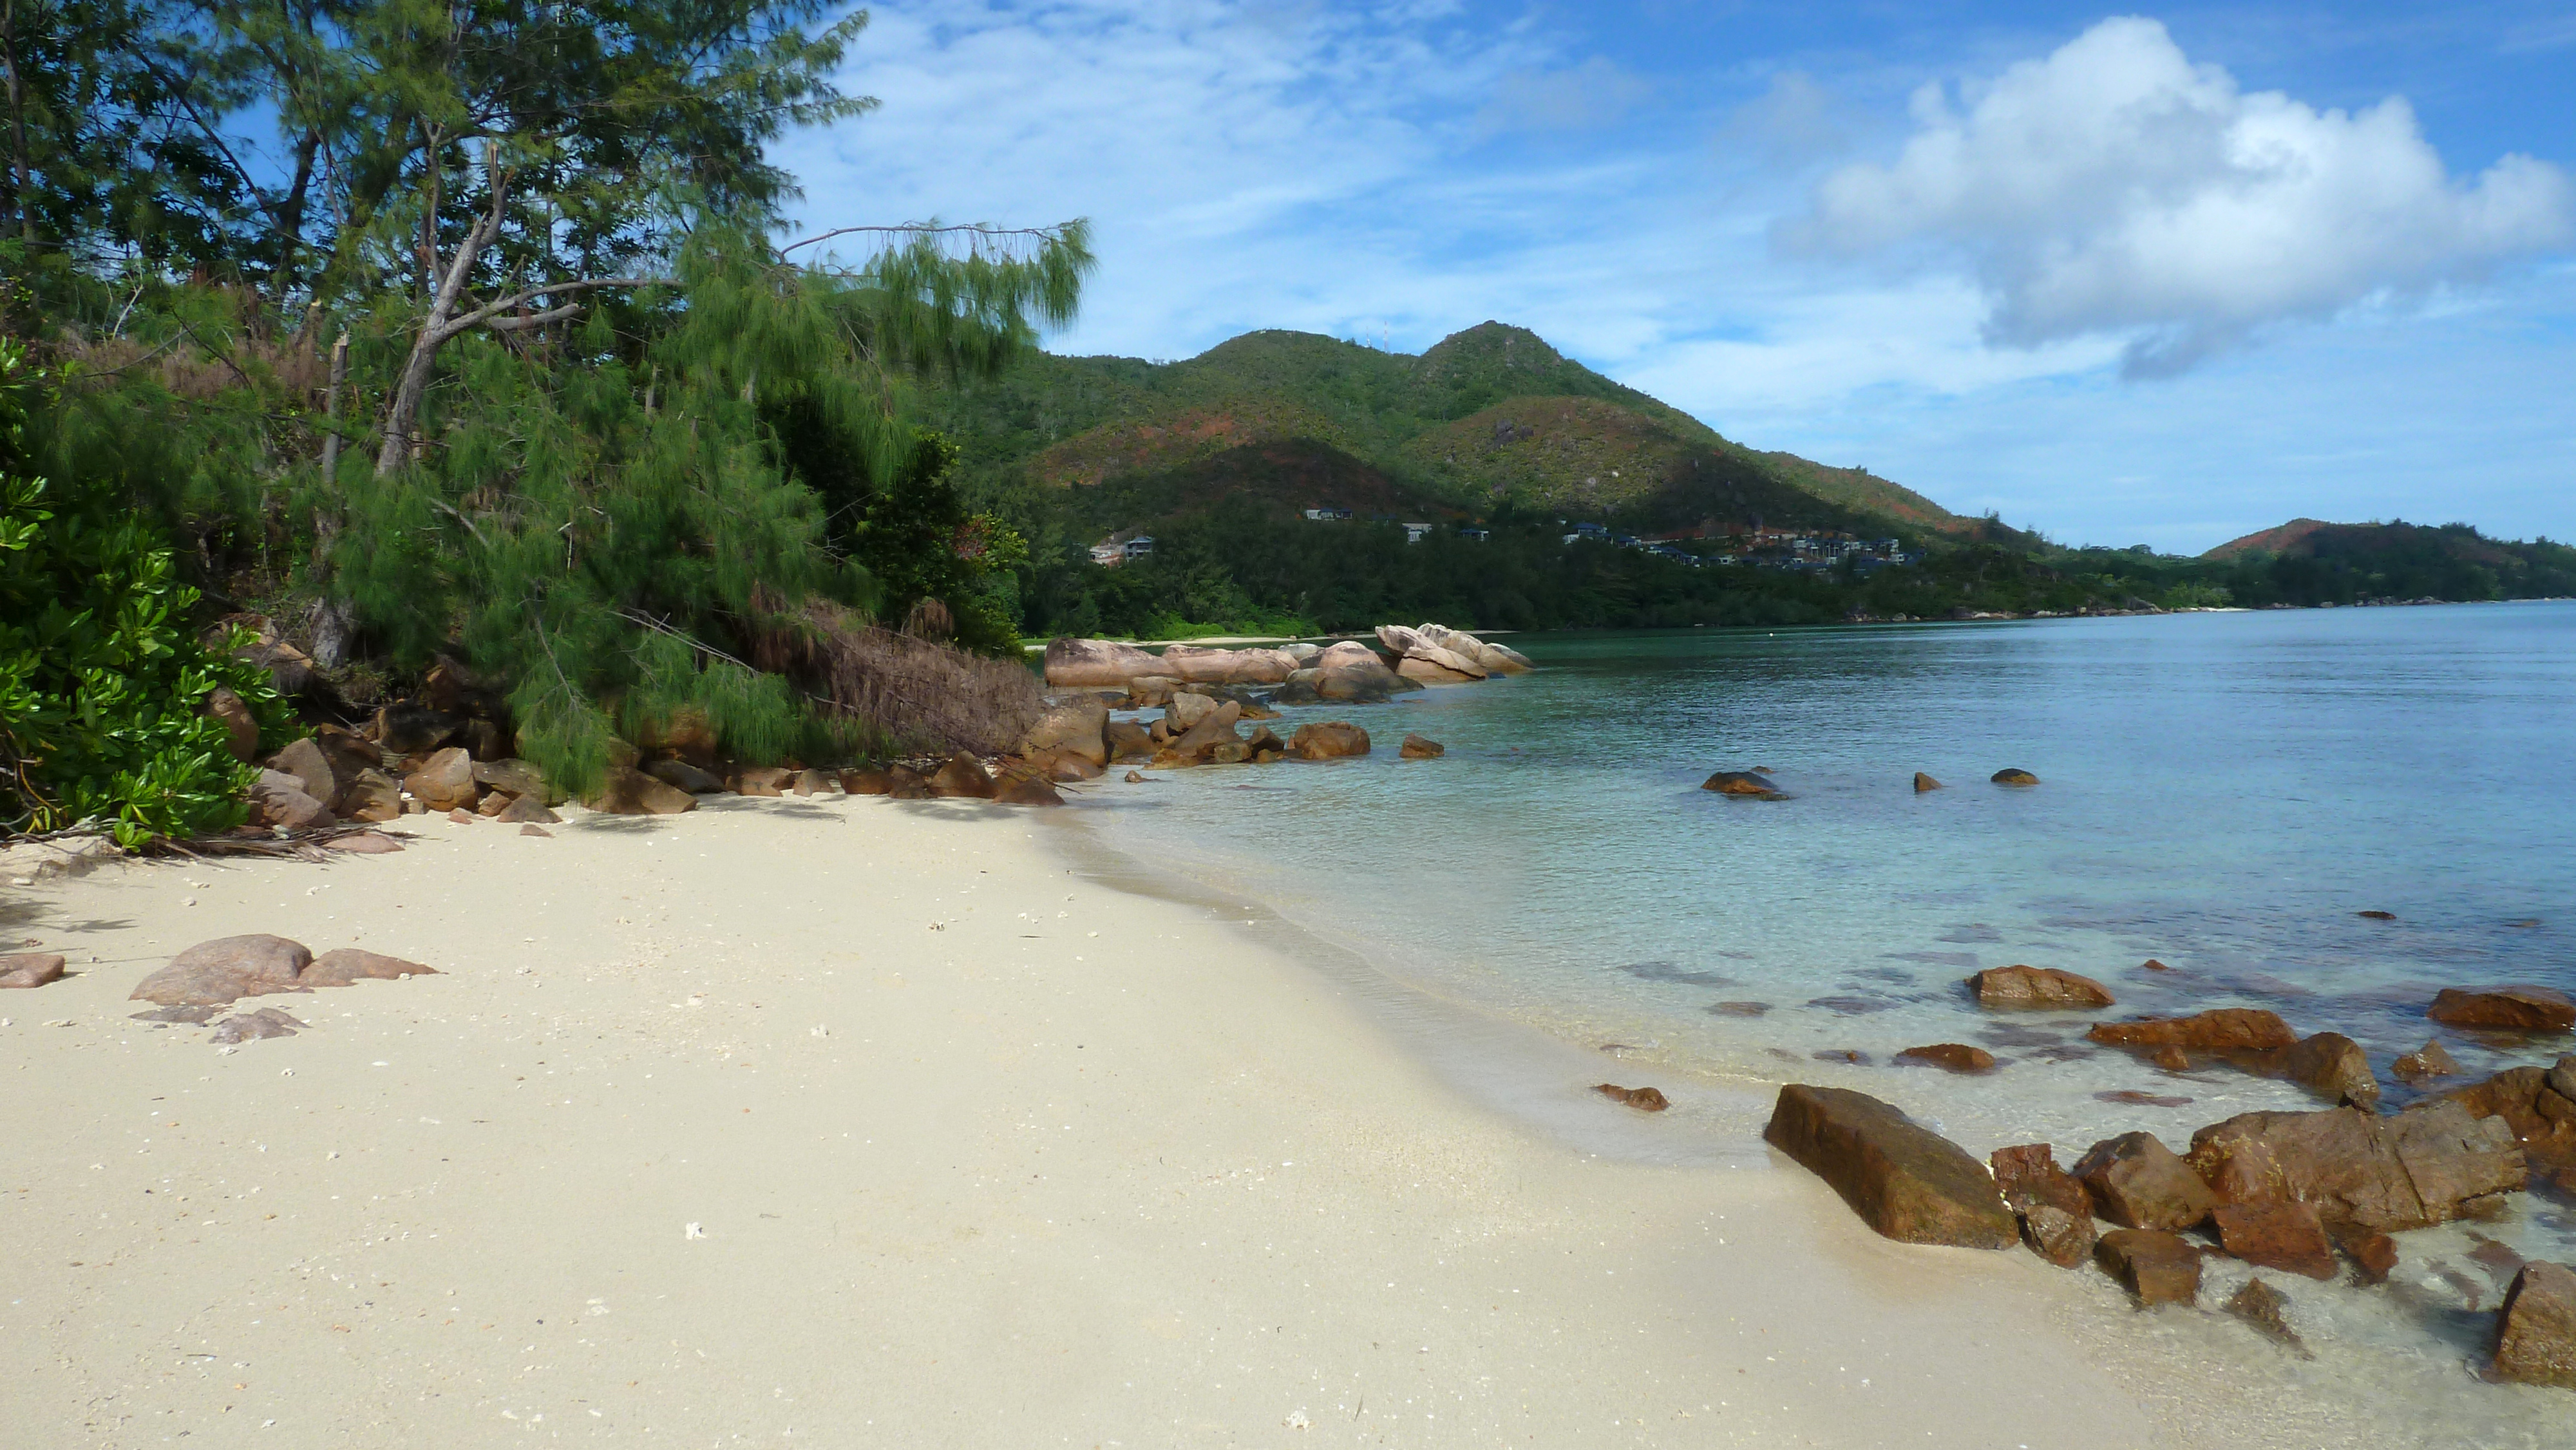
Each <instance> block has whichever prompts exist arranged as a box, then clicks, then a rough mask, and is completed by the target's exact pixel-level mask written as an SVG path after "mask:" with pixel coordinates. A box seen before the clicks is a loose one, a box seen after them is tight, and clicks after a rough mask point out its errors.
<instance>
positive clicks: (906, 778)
mask: <svg viewBox="0 0 2576 1450" xmlns="http://www.w3.org/2000/svg"><path fill="white" fill-rule="evenodd" d="M885 793H886V794H887V795H889V796H892V797H893V798H894V799H896V800H899V801H926V800H928V799H930V798H931V795H932V791H931V789H930V782H929V781H928V780H927V779H925V778H924V777H923V776H922V774H921V772H919V771H917V770H914V769H913V768H912V767H910V766H908V765H889V766H887V767H886V792H885Z"/></svg>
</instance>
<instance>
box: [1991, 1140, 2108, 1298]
mask: <svg viewBox="0 0 2576 1450" xmlns="http://www.w3.org/2000/svg"><path fill="white" fill-rule="evenodd" d="M1986 1164H1987V1166H1988V1168H1990V1169H1991V1170H1992V1171H1993V1173H1994V1176H1995V1186H1996V1188H1997V1189H1999V1190H2000V1191H2001V1192H2002V1194H2003V1200H2004V1206H2005V1207H2006V1208H2009V1209H2011V1210H2012V1211H2013V1212H2014V1213H2015V1214H2016V1215H2018V1216H2019V1217H2020V1219H2021V1237H2022V1242H2023V1243H2026V1244H2028V1245H2030V1249H2031V1252H2032V1253H2035V1254H2037V1255H2039V1256H2040V1257H2041V1258H2043V1259H2046V1260H2048V1261H2049V1262H2050V1263H2052V1264H2055V1265H2056V1266H2057V1267H2059V1268H2061V1269H2071V1268H2074V1267H2075V1266H2076V1265H2078V1264H2081V1263H2083V1262H2084V1260H2085V1259H2086V1257H2088V1256H2089V1255H2091V1253H2092V1252H2093V1198H2092V1195H2091V1194H2089V1193H2087V1192H2086V1191H2085V1188H2084V1185H2083V1184H2082V1183H2080V1182H2077V1181H2076V1179H2075V1176H2074V1175H2073V1174H2071V1173H2068V1172H2067V1171H2066V1170H2065V1169H2063V1168H2060V1167H2058V1166H2057V1157H2056V1154H2055V1153H2054V1152H2053V1151H2051V1149H2050V1148H2049V1145H2048V1144H2046V1143H2027V1144H2023V1145H2022V1146H2020V1147H2016V1148H1998V1149H1996V1150H1995V1151H1994V1153H1993V1155H1992V1156H1990V1157H1988V1158H1987V1160H1986Z"/></svg>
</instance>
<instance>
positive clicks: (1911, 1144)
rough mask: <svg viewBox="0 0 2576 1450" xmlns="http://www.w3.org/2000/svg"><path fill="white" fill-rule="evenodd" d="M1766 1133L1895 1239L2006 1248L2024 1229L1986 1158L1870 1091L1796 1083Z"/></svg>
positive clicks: (1784, 1091)
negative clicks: (1988, 1169)
mask: <svg viewBox="0 0 2576 1450" xmlns="http://www.w3.org/2000/svg"><path fill="white" fill-rule="evenodd" d="M1762 1136H1763V1138H1764V1139H1765V1140H1766V1141H1768V1142H1769V1143H1770V1144H1771V1145H1772V1146H1774V1147H1776V1148H1778V1149H1779V1150H1780V1151H1782V1152H1784V1153H1786V1154H1788V1155H1789V1156H1790V1157H1791V1158H1794V1159H1796V1160H1797V1161H1798V1162H1799V1163H1801V1164H1804V1165H1805V1166H1806V1167H1807V1168H1808V1169H1809V1170H1810V1171H1812V1172H1814V1173H1815V1174H1816V1176H1818V1177H1820V1178H1822V1179H1824V1180H1825V1182H1827V1183H1829V1184H1831V1185H1833V1188H1834V1191H1835V1192H1837V1193H1840V1194H1841V1195H1842V1197H1843V1201H1844V1202H1845V1203H1848V1204H1850V1205H1851V1207H1852V1211H1853V1212H1855V1213H1858V1214H1859V1215H1860V1216H1861V1218H1862V1219H1863V1220H1864V1221H1865V1222H1867V1223H1868V1224H1869V1226H1870V1227H1871V1228H1874V1229H1876V1230H1877V1231H1878V1232H1880V1233H1881V1234H1884V1235H1886V1236H1887V1237H1889V1238H1892V1239H1897V1240H1899V1241H1901V1242H1905V1243H1917V1244H1956V1245H1959V1246H1961V1247H1965V1248H1980V1249H2005V1248H2010V1247H2012V1245H2013V1243H2014V1241H2015V1239H2016V1238H2017V1236H2018V1233H2017V1230H2018V1226H2017V1224H2016V1223H2015V1221H2014V1218H2013V1214H2012V1212H2011V1210H2009V1209H2007V1208H2005V1207H2004V1202H2003V1198H2002V1196H2001V1195H2000V1194H1999V1193H1997V1192H1996V1190H1995V1181H1994V1179H1993V1178H1991V1177H1989V1176H1988V1175H1987V1173H1986V1170H1985V1168H1984V1167H1983V1166H1981V1165H1980V1164H1979V1163H1978V1162H1977V1160H1976V1159H1974V1158H1971V1157H1969V1156H1968V1155H1967V1154H1966V1153H1965V1152H1962V1151H1961V1150H1960V1148H1959V1146H1958V1145H1957V1144H1955V1143H1952V1142H1950V1141H1949V1140H1948V1139H1946V1138H1943V1137H1941V1136H1940V1135H1939V1134H1937V1133H1934V1132H1933V1131H1931V1130H1930V1129H1928V1128H1925V1127H1923V1126H1921V1125H1919V1124H1917V1123H1916V1122H1914V1121H1913V1120H1912V1119H1910V1118H1908V1117H1906V1116H1905V1114H1903V1113H1901V1112H1899V1111H1897V1110H1896V1109H1895V1108H1893V1107H1891V1106H1889V1105H1888V1104H1886V1103H1883V1102H1880V1101H1879V1100H1878V1099H1876V1098H1873V1097H1870V1096H1869V1095H1867V1094H1865V1093H1856V1092H1852V1091H1849V1090H1848V1089H1844V1088H1831V1087H1811V1086H1809V1085H1807V1084H1804V1083H1790V1084H1788V1085H1787V1086H1785V1087H1783V1088H1781V1089H1780V1097H1779V1100H1778V1102H1777V1103H1776V1104H1775V1105H1774V1106H1773V1108H1772V1110H1771V1122H1770V1125H1769V1126H1768V1127H1766V1128H1764V1129H1763V1131H1762Z"/></svg>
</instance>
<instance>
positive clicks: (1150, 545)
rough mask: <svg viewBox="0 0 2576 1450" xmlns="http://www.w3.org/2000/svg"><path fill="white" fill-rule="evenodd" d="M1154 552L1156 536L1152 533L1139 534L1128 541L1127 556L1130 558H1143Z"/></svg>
mask: <svg viewBox="0 0 2576 1450" xmlns="http://www.w3.org/2000/svg"><path fill="white" fill-rule="evenodd" d="M1153 552H1154V536H1153V535H1152V534H1138V535H1137V536H1136V537H1134V538H1132V539H1129V540H1128V541H1127V557H1128V558H1130V559H1142V558H1144V557H1145V556H1147V555H1149V554H1151V553H1153Z"/></svg>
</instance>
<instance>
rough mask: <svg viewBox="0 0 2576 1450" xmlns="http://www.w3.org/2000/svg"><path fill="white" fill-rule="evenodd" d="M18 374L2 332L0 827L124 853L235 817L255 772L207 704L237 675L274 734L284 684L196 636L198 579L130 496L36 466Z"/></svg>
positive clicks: (229, 823) (14, 352) (18, 360)
mask: <svg viewBox="0 0 2576 1450" xmlns="http://www.w3.org/2000/svg"><path fill="white" fill-rule="evenodd" d="M24 371H25V361H24V354H23V352H22V351H21V350H20V349H19V348H18V347H17V345H15V344H14V343H5V342H0V772H5V776H0V812H5V816H0V823H5V824H6V826H7V827H8V828H9V829H12V830H28V831H49V830H59V829H62V828H65V827H70V826H78V825H84V824H94V825H96V826H99V827H102V828H104V829H106V830H108V831H109V832H110V833H111V834H113V835H114V837H115V839H116V842H117V844H119V845H121V846H124V847H126V848H128V849H133V848H135V847H138V846H141V845H143V844H144V843H145V842H147V841H149V840H152V839H153V838H155V837H190V836H201V835H208V834H212V833H214V832H217V831H222V830H226V829H229V828H230V827H233V826H237V825H239V824H241V822H242V819H243V816H244V813H245V806H244V804H243V800H242V796H243V792H244V790H245V788H246V787H247V786H248V785H249V782H250V777H251V774H252V772H251V769H250V767H248V766H245V765H242V764H240V763H239V762H237V761H235V760H234V759H233V758H232V755H231V753H230V751H229V750H228V749H227V745H228V743H229V740H230V735H229V732H228V731H227V730H226V728H225V726H224V725H223V724H222V723H221V722H220V721H217V720H214V719H211V718H209V717H208V716H207V715H206V713H205V707H206V702H207V699H208V698H209V697H210V696H211V695H213V693H214V692H215V690H216V689H217V688H218V687H223V686H229V687H230V688H231V689H232V690H233V691H234V692H235V693H237V694H239V695H240V696H241V697H242V699H243V701H244V702H245V703H247V704H249V705H250V707H251V708H252V710H253V712H254V713H255V714H257V715H259V716H260V717H261V718H262V720H263V721H264V722H265V723H266V724H267V725H268V727H269V728H268V730H264V732H263V733H264V734H265V733H273V731H274V729H275V726H276V723H277V722H280V721H282V720H283V718H284V715H283V710H282V707H281V706H280V704H279V702H278V700H277V698H276V695H275V692H274V691H272V690H271V689H270V688H269V684H268V680H267V677H266V675H265V674H263V673H262V672H261V671H260V670H259V669H257V668H256V667H254V666H252V665H249V664H246V663H244V662H242V661H240V660H236V659H233V658H231V657H230V656H229V655H227V654H223V653H218V652H216V651H214V650H210V649H208V648H207V647H205V646H204V645H202V644H200V643H199V642H198V641H197V640H196V639H195V638H194V637H193V636H192V635H191V634H190V633H189V630H188V617H189V613H190V611H191V610H193V609H194V608H195V607H196V603H197V591H195V590H194V589H190V588H188V587H186V586H184V585H182V584H180V583H178V581H177V572H176V569H175V568H174V566H173V563H172V559H171V552H170V549H169V548H168V546H167V545H166V544H164V543H163V542H162V541H161V540H160V539H159V538H158V537H156V535H155V534H154V532H153V530H152V528H151V526H150V525H149V524H148V523H146V522H145V521H144V520H143V519H142V518H140V517H138V516H137V513H136V511H135V509H134V508H133V506H132V503H131V501H130V500H125V499H120V498H117V497H114V496H113V495H112V492H111V491H110V490H108V489H104V488H98V487H91V488H88V489H84V488H82V487H81V485H80V483H79V481H78V480H74V481H72V483H71V485H70V486H69V487H67V488H65V489H62V490H60V491H56V490H54V489H53V488H52V487H51V485H50V484H49V483H48V481H47V480H45V479H42V478H37V477H34V476H32V473H31V471H30V470H29V469H28V468H27V466H26V461H25V452H24V450H23V448H22V446H21V435H22V429H23V426H24V423H25V417H26V413H25V398H24V395H25V393H26V392H27V390H28V388H29V387H30V385H31V381H30V380H29V379H27V378H25V377H23V376H22V373H23V372H24Z"/></svg>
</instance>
